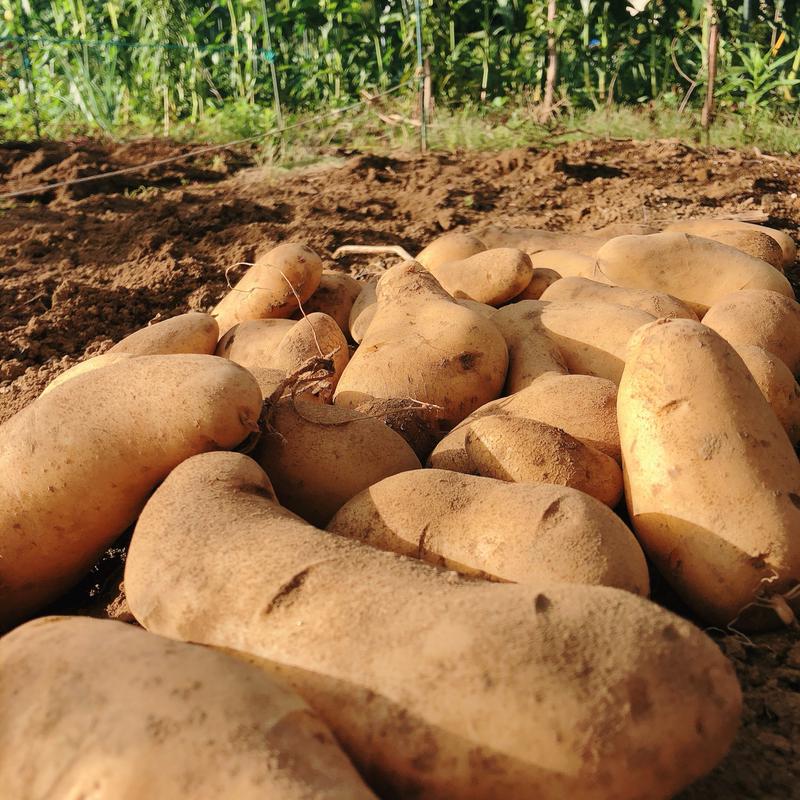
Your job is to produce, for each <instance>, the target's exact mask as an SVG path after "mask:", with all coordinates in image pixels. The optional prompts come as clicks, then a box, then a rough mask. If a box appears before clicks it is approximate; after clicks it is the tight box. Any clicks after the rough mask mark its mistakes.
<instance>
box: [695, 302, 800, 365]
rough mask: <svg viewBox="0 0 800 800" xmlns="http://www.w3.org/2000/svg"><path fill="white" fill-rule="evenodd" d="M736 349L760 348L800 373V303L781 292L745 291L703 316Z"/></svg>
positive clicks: (704, 320) (715, 304)
mask: <svg viewBox="0 0 800 800" xmlns="http://www.w3.org/2000/svg"><path fill="white" fill-rule="evenodd" d="M703 325H705V326H706V327H708V328H711V329H712V330H715V331H716V332H717V333H718V334H719V335H720V336H721V337H722V338H723V339H725V340H726V341H727V342H729V343H730V344H732V345H733V346H734V347H735V348H737V349H738V348H740V347H744V346H753V347H761V348H763V349H764V350H766V351H768V352H770V353H772V354H773V355H774V356H777V357H778V358H779V359H780V360H781V361H783V363H784V364H786V366H787V367H788V368H789V369H790V370H791V371H792V373H793V374H794V375H797V374H798V373H800V303H798V302H797V301H796V300H794V299H792V298H790V297H785V296H784V295H782V294H779V293H778V292H770V291H765V290H763V289H742V290H741V291H738V292H732V293H731V294H729V295H726V296H725V297H722V298H720V299H719V300H718V301H717V302H716V303H714V305H713V306H711V308H709V309H708V312H707V313H706V315H705V316H704V317H703Z"/></svg>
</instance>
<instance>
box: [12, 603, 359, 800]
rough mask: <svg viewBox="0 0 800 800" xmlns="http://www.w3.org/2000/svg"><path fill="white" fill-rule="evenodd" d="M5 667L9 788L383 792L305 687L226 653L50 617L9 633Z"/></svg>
mask: <svg viewBox="0 0 800 800" xmlns="http://www.w3.org/2000/svg"><path fill="white" fill-rule="evenodd" d="M0 671H2V674H3V680H2V682H1V683H0V752H2V753H3V756H2V757H0V785H2V786H3V795H4V797H6V798H9V800H10V798H12V797H13V798H14V799H15V800H33V799H34V798H47V800H74V799H75V798H92V800H102V798H107V799H108V800H112V798H114V800H123V798H129V799H130V800H134V798H179V797H191V798H192V800H203V799H206V800H212V799H214V800H216V798H221V797H235V798H237V800H247V799H248V798H252V800H256V798H259V800H260V799H261V798H264V797H270V798H274V800H305V799H306V798H308V797H312V796H313V797H319V798H330V799H331V800H334V799H336V800H349V798H353V797H357V798H369V797H374V795H373V794H372V793H371V792H370V791H369V790H368V789H367V787H366V786H364V784H363V782H362V781H361V778H360V777H359V776H358V774H357V773H356V771H355V770H354V769H353V767H352V765H351V764H350V763H349V762H348V760H347V757H346V756H345V755H344V753H342V751H341V750H340V749H339V746H338V745H337V744H336V740H335V739H334V738H333V736H332V735H331V733H330V731H329V730H328V728H327V727H326V726H325V724H324V723H323V722H322V721H321V720H320V719H319V718H318V717H317V715H316V714H314V713H313V712H312V711H311V709H310V708H309V707H308V706H307V705H306V703H305V702H304V701H303V700H302V699H301V698H300V697H299V696H298V695H297V694H295V693H294V692H293V691H291V689H289V688H288V687H286V686H284V685H282V684H281V683H279V682H277V681H275V680H273V679H270V678H269V677H268V676H267V675H266V674H265V673H264V671H263V670H260V669H257V668H255V667H253V666H251V665H250V664H244V663H241V662H239V661H237V660H235V659H233V658H231V657H230V656H227V655H224V654H223V653H217V652H214V651H213V650H210V649H208V648H205V647H199V646H198V645H191V644H183V643H180V642H171V641H169V640H168V639H162V638H161V637H160V636H154V635H153V634H150V633H146V632H145V631H142V630H139V629H137V628H134V627H132V626H130V625H123V624H121V623H119V622H111V621H108V620H98V619H87V618H85V617H44V618H42V619H37V620H34V621H33V622H29V623H27V624H26V625H23V626H22V627H20V628H17V629H16V630H15V631H14V632H13V633H10V634H8V635H7V636H4V637H3V638H2V639H0Z"/></svg>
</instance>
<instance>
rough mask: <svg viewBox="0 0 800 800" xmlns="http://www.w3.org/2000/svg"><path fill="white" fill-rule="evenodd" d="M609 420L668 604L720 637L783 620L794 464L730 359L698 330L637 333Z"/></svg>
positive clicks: (760, 399)
mask: <svg viewBox="0 0 800 800" xmlns="http://www.w3.org/2000/svg"><path fill="white" fill-rule="evenodd" d="M617 411H618V418H619V429H620V441H621V444H622V457H623V464H624V470H625V494H626V497H627V501H628V509H629V512H630V518H631V522H632V523H633V526H634V528H635V529H636V533H637V535H638V537H639V540H640V541H641V542H642V544H643V546H644V547H645V550H646V551H647V552H648V554H649V556H650V557H651V559H652V560H653V562H654V564H655V565H656V566H657V567H658V569H659V570H660V571H661V572H662V573H663V574H664V576H665V577H666V579H667V580H668V581H669V582H670V583H671V584H672V586H673V587H674V588H675V590H676V591H677V592H678V594H679V595H680V596H681V597H682V598H683V599H684V600H685V601H686V602H687V603H688V604H689V605H690V606H691V607H692V608H693V609H694V610H695V611H696V612H697V614H699V615H700V616H701V617H702V618H703V619H705V620H707V621H709V622H711V623H713V624H715V625H721V626H722V627H725V626H727V625H729V624H733V625H734V627H736V628H738V629H740V630H741V629H755V628H765V627H769V626H774V625H776V624H779V623H780V619H781V616H788V617H789V618H791V611H790V609H789V606H788V605H787V602H793V603H794V605H795V607H796V608H800V597H795V598H794V600H788V601H787V599H785V598H784V597H783V596H782V595H788V594H789V593H791V592H792V590H793V589H794V588H795V587H796V586H797V584H798V582H800V538H798V536H797V532H798V530H800V464H799V463H798V460H797V456H796V455H795V453H794V450H793V448H792V445H791V443H790V442H789V439H788V437H787V436H786V432H785V431H784V430H783V427H782V426H781V424H780V422H779V421H778V418H777V417H776V416H775V414H774V413H773V411H772V409H771V408H770V407H769V404H768V403H767V401H766V399H765V398H764V396H763V395H762V394H761V391H760V390H759V388H758V386H757V385H756V383H755V381H754V380H753V378H752V377H751V375H750V373H749V371H748V369H747V367H746V366H745V364H744V362H743V361H742V359H741V358H740V356H739V355H738V354H737V353H736V352H735V350H734V349H733V348H732V347H731V346H730V345H729V344H728V343H727V342H726V341H725V340H724V339H723V338H722V337H721V336H719V335H718V334H717V333H715V332H714V331H712V330H711V329H710V328H707V327H705V326H704V325H701V324H700V323H699V322H692V321H691V320H659V321H658V322H657V323H654V324H652V325H646V326H644V327H643V328H641V329H640V330H639V331H638V332H637V333H636V334H635V335H634V337H633V338H632V340H631V345H630V351H629V354H628V360H627V363H626V365H625V374H624V375H623V378H622V383H621V384H620V388H619V399H618V408H617ZM761 603H763V605H761ZM776 612H777V613H776Z"/></svg>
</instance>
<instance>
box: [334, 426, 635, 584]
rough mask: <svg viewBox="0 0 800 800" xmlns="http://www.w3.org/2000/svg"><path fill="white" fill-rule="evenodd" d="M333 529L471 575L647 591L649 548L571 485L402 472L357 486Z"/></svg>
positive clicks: (441, 473) (613, 515)
mask: <svg viewBox="0 0 800 800" xmlns="http://www.w3.org/2000/svg"><path fill="white" fill-rule="evenodd" d="M494 419H496V418H491V417H487V418H486V419H485V420H481V422H486V421H489V420H494ZM614 463H615V464H616V462H614ZM617 469H619V467H617ZM621 481H622V478H621V476H620V483H621ZM328 530H329V531H331V532H333V533H338V534H340V535H341V536H347V537H349V538H351V539H356V540H358V541H361V542H366V543H367V544H369V545H372V546H373V547H378V548H380V549H381V550H390V551H391V552H393V553H399V554H400V555H404V556H411V557H412V558H420V559H422V560H423V561H428V562H430V563H432V564H438V565H440V566H443V567H447V568H448V569H454V570H457V571H458V572H461V573H464V574H466V575H475V576H478V577H490V578H493V579H500V580H507V581H514V582H517V583H536V582H539V581H542V580H554V581H564V582H566V583H584V584H591V585H597V586H614V587H616V588H618V589H626V590H627V591H629V592H633V593H634V594H640V595H644V596H647V594H648V592H649V585H650V583H649V578H648V574H647V564H646V563H645V560H644V554H643V553H642V550H641V548H640V547H639V545H638V543H637V542H636V539H635V537H634V536H633V534H632V533H631V532H630V531H629V530H628V528H627V527H626V526H625V524H624V523H623V522H622V520H620V518H619V517H617V516H616V515H615V514H614V513H612V512H611V511H609V509H607V508H606V507H605V506H604V505H603V504H602V503H598V502H597V501H596V500H595V499H593V498H591V497H589V496H588V495H587V494H584V493H583V492H579V491H576V490H574V489H570V488H566V487H564V486H563V485H561V486H557V485H552V484H548V483H538V484H533V485H531V484H528V485H524V484H512V483H507V482H505V481H497V480H493V479H492V478H481V477H475V476H473V475H460V474H458V473H456V472H448V471H446V470H437V469H426V470H417V471H416V472H404V473H402V474H401V475H395V476H393V477H391V478H386V479H385V480H382V481H381V482H380V483H376V484H375V485H374V486H371V487H370V488H369V489H368V490H366V491H363V492H361V494H358V495H356V496H355V497H354V498H353V499H352V500H350V501H349V502H347V503H346V504H345V505H344V506H343V507H342V508H341V509H339V511H338V512H337V514H336V516H334V518H333V519H332V520H331V521H330V524H329V525H328Z"/></svg>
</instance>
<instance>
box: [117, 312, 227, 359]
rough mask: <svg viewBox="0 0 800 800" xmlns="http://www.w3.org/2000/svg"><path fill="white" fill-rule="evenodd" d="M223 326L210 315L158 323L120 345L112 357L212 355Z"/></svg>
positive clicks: (196, 314)
mask: <svg viewBox="0 0 800 800" xmlns="http://www.w3.org/2000/svg"><path fill="white" fill-rule="evenodd" d="M218 338H219V325H218V324H217V321H216V320H215V319H214V317H212V316H211V315H210V314H201V313H200V312H198V311H190V312H189V313H188V314H180V315H179V316H177V317H172V318H171V319H165V320H162V321H161V322H154V323H153V324H152V325H149V326H148V327H146V328H142V329H141V330H138V331H134V332H133V333H132V334H130V335H129V336H126V337H125V338H124V339H122V340H121V341H119V342H117V343H116V344H115V345H114V346H113V347H112V348H111V349H110V350H108V353H126V354H128V355H131V356H166V355H170V354H172V353H196V354H197V355H207V356H209V355H211V354H212V353H213V352H214V348H215V347H216V346H217V339H218Z"/></svg>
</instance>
